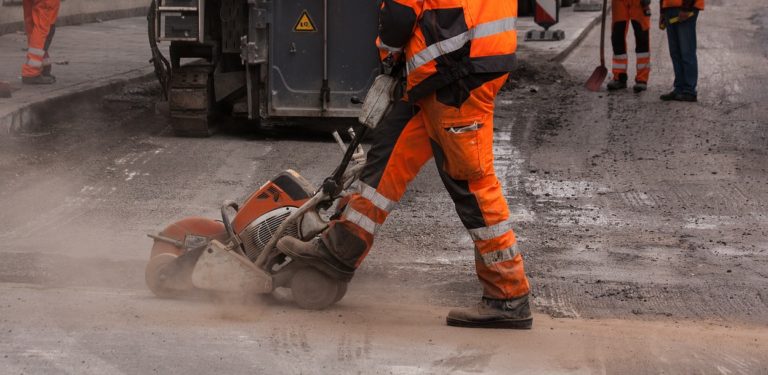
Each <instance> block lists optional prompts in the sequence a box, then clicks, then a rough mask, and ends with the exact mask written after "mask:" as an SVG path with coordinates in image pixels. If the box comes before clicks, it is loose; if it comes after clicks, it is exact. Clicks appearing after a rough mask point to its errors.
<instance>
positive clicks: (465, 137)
mask: <svg viewBox="0 0 768 375" xmlns="http://www.w3.org/2000/svg"><path fill="white" fill-rule="evenodd" d="M484 120H485V118H484V117H479V118H475V119H468V120H464V121H455V120H454V121H444V122H443V123H442V124H441V125H442V126H441V128H442V129H441V130H440V133H441V134H440V143H441V145H440V146H441V147H442V148H443V153H444V154H445V162H444V165H443V170H445V172H446V173H447V174H448V175H449V176H451V177H452V178H454V179H457V180H474V179H478V178H480V177H483V176H484V175H485V174H486V172H487V171H486V170H485V169H486V165H485V164H486V163H484V162H483V160H484V156H483V148H482V145H481V142H483V141H485V140H484V139H483V138H484V137H482V136H481V132H483V131H487V129H484V127H485V126H486V124H485V121H484Z"/></svg>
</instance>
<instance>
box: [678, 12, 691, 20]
mask: <svg viewBox="0 0 768 375" xmlns="http://www.w3.org/2000/svg"><path fill="white" fill-rule="evenodd" d="M691 17H693V12H692V11H685V10H683V11H681V12H680V14H678V15H677V22H685V21H687V20H688V19H689V18H691Z"/></svg>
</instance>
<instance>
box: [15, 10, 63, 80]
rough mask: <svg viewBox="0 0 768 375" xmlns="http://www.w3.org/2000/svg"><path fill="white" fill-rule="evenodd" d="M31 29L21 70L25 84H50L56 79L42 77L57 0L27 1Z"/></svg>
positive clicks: (56, 14) (54, 19) (54, 20)
mask: <svg viewBox="0 0 768 375" xmlns="http://www.w3.org/2000/svg"><path fill="white" fill-rule="evenodd" d="M29 1H30V2H31V4H30V6H31V14H32V22H33V27H32V30H31V32H30V33H29V34H28V35H27V61H26V62H25V63H24V65H23V66H22V69H21V81H22V83H25V84H52V83H54V82H56V79H55V78H53V77H51V76H44V75H43V63H44V60H45V57H46V50H45V48H46V40H48V34H49V33H50V31H51V26H52V25H53V24H54V23H55V22H56V17H58V14H59V4H60V1H59V0H29Z"/></svg>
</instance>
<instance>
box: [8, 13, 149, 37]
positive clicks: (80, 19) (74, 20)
mask: <svg viewBox="0 0 768 375" xmlns="http://www.w3.org/2000/svg"><path fill="white" fill-rule="evenodd" d="M147 9H148V8H147V7H138V8H130V9H118V10H107V11H103V12H94V13H80V14H71V15H67V16H61V17H59V18H58V19H57V20H56V26H70V25H79V24H83V23H91V22H99V21H107V20H114V19H118V18H128V17H138V16H145V15H146V14H147ZM21 30H24V22H9V23H3V24H0V35H3V34H9V33H14V32H17V31H21Z"/></svg>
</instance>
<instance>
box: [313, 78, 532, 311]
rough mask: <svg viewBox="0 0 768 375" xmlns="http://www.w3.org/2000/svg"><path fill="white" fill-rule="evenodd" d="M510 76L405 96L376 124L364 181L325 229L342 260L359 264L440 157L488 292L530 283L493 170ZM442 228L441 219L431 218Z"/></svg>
mask: <svg viewBox="0 0 768 375" xmlns="http://www.w3.org/2000/svg"><path fill="white" fill-rule="evenodd" d="M507 76H508V74H507V73H484V74H474V75H470V76H467V77H465V78H462V79H460V80H457V81H455V82H453V83H451V84H449V85H447V86H445V87H443V88H440V89H438V90H437V91H436V92H433V93H432V94H429V95H427V96H425V97H424V98H422V99H419V100H418V101H416V102H415V103H410V102H407V101H404V100H401V101H398V102H397V103H396V104H395V105H394V107H393V109H392V111H391V112H390V113H389V114H388V115H387V117H386V118H385V120H384V121H383V122H382V123H381V124H380V125H379V127H377V128H376V133H375V135H374V144H373V145H372V147H371V150H370V151H369V152H368V159H367V162H366V166H365V168H364V169H363V172H362V174H361V178H360V180H359V181H357V182H356V185H355V186H353V189H352V191H353V193H352V194H351V195H349V196H348V197H347V198H346V199H345V201H344V202H342V204H340V209H341V210H342V213H341V216H340V218H339V219H338V220H334V221H332V222H331V224H330V228H329V230H327V231H326V232H325V233H324V234H323V241H324V242H325V243H326V245H327V246H328V248H329V249H331V252H332V253H333V254H334V255H335V257H336V258H337V259H338V260H340V261H341V262H342V263H345V264H346V265H347V266H349V267H353V268H357V267H358V266H359V265H360V263H361V262H362V260H363V258H365V256H366V255H367V254H368V251H369V250H370V248H371V246H372V245H373V240H374V235H375V234H376V232H377V230H378V229H379V227H380V226H381V225H382V224H384V221H385V220H386V218H387V216H388V215H389V213H390V212H391V211H392V209H393V208H394V207H395V206H396V204H397V202H398V201H399V200H400V198H401V197H402V196H403V194H404V193H405V190H406V187H407V185H408V184H409V183H410V182H411V181H412V180H413V179H414V178H415V177H416V175H417V174H418V172H419V170H420V169H421V167H422V166H423V165H424V164H425V163H426V162H427V161H429V160H430V159H432V158H433V156H434V159H435V163H436V164H437V167H438V171H439V175H440V178H441V179H442V181H443V184H444V186H445V187H446V189H447V190H448V192H449V194H450V196H451V198H452V200H453V202H454V205H455V209H456V211H457V213H458V214H459V217H460V219H461V221H462V223H463V224H464V226H465V227H466V229H467V230H468V231H469V234H470V236H471V237H472V239H473V241H474V245H475V265H476V269H477V275H478V278H479V279H480V281H481V283H482V285H483V290H484V292H483V293H484V296H485V297H488V298H494V299H511V298H515V297H520V296H523V295H526V294H528V292H529V289H530V288H529V284H528V279H527V278H526V276H525V271H524V268H523V259H522V256H521V254H519V252H518V249H517V246H516V239H515V234H514V232H513V231H512V225H511V222H510V219H509V208H508V207H507V201H506V199H505V197H504V194H503V190H502V187H501V184H500V183H499V180H498V179H497V177H496V174H495V172H494V169H493V110H494V98H495V97H496V94H497V92H498V91H499V89H500V88H501V86H502V85H503V84H504V82H505V81H506V78H507ZM432 224H433V225H435V223H432Z"/></svg>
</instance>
